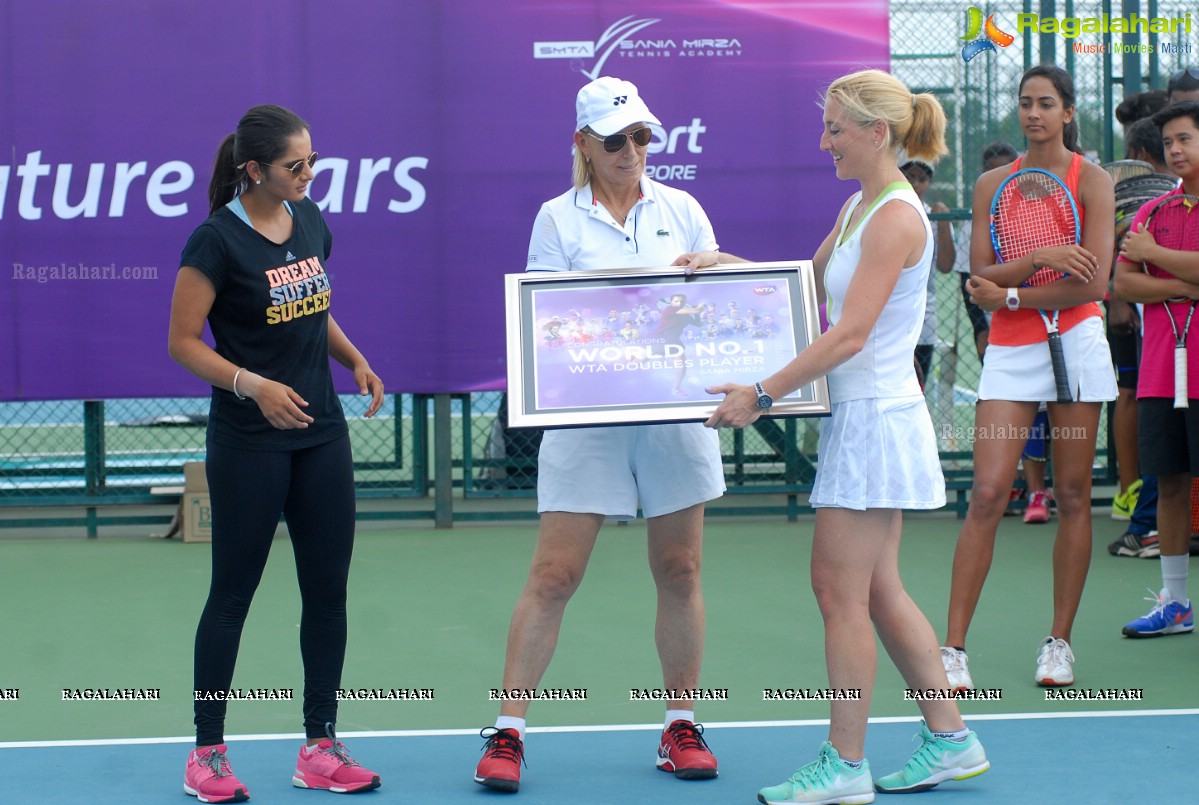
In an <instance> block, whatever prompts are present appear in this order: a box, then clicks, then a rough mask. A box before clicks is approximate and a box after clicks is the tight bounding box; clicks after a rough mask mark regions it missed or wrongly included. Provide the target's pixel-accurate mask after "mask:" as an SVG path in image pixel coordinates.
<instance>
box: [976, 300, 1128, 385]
mask: <svg viewBox="0 0 1199 805" xmlns="http://www.w3.org/2000/svg"><path fill="white" fill-rule="evenodd" d="M1062 352H1063V354H1064V355H1065V357H1066V377H1067V378H1068V379H1069V380H1070V392H1071V394H1072V395H1073V397H1074V399H1075V401H1077V402H1108V401H1109V400H1114V399H1116V393H1117V389H1116V370H1115V368H1114V367H1113V366H1112V353H1111V349H1109V348H1108V345H1107V334H1106V333H1105V332H1104V331H1103V319H1102V318H1101V317H1099V316H1090V317H1088V318H1086V319H1083V320H1082V321H1080V322H1079V323H1078V324H1076V325H1074V326H1073V327H1071V328H1070V329H1069V330H1067V331H1066V332H1064V333H1062ZM978 398H979V399H980V400H1011V401H1013V402H1045V401H1049V402H1053V401H1056V400H1057V386H1056V385H1054V382H1053V365H1052V364H1051V363H1050V361H1049V344H1048V343H1047V342H1045V341H1041V342H1039V343H1036V344H1025V345H1024V346H1019V347H1002V346H997V345H995V344H990V345H988V346H987V352H986V355H985V356H984V357H983V373H982V378H981V379H980V380H979V382H978Z"/></svg>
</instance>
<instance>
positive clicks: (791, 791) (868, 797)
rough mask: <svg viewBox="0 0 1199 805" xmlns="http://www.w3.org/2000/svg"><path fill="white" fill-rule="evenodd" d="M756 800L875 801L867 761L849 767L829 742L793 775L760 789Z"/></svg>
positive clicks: (778, 804)
mask: <svg viewBox="0 0 1199 805" xmlns="http://www.w3.org/2000/svg"><path fill="white" fill-rule="evenodd" d="M758 802H761V803H764V805H790V803H795V802H803V803H806V804H807V805H832V803H844V805H865V803H868V802H874V785H873V783H872V782H871V779H870V764H869V763H867V762H866V761H865V760H863V761H862V768H860V769H851V768H850V767H849V766H846V765H845V764H844V763H843V762H841V756H840V755H838V754H837V750H836V749H834V748H833V745H832V744H831V743H829V742H828V741H825V742H824V743H822V744H821V745H820V756H819V757H817V758H816V759H815V760H813V761H812V762H811V763H809V764H808V765H806V766H804V767H803V768H802V769H800V770H799V771H797V772H795V774H792V775H791V777H790V778H789V779H788V780H787V782H785V783H780V784H779V785H772V786H771V787H770V788H763V789H762V790H761V791H759V792H758Z"/></svg>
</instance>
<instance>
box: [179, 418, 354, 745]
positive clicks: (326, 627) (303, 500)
mask: <svg viewBox="0 0 1199 805" xmlns="http://www.w3.org/2000/svg"><path fill="white" fill-rule="evenodd" d="M206 469H207V473H208V488H209V494H210V495H211V501H212V586H211V587H210V588H209V591H208V603H206V604H205V605H204V612H203V614H202V615H201V616H200V626H199V628H198V629H197V630H196V656H195V690H196V702H195V713H196V718H195V721H196V744H197V746H209V745H211V744H219V743H224V730H225V704H226V702H225V701H224V699H223V698H213V697H212V696H209V697H207V698H206V697H205V696H204V694H211V693H215V694H216V695H217V696H218V697H219V696H221V695H222V693H223V692H224V691H227V690H229V687H230V685H231V684H232V683H233V666H234V664H235V663H236V662H237V649H238V645H239V644H240V642H241V633H242V626H243V624H244V623H245V621H246V614H247V613H248V612H249V609H250V602H251V601H252V600H253V598H254V591H255V590H256V589H257V588H258V582H259V581H260V580H261V579H262V571H263V569H264V568H265V567H266V560H267V555H268V554H269V553H270V550H271V541H272V539H273V537H274V534H275V528H276V527H277V526H278V524H279V515H280V514H283V515H285V516H286V517H287V527H288V531H289V532H290V534H291V543H292V550H293V552H294V553H295V558H296V575H297V577H298V579H299V585H300V598H301V600H302V602H303V614H302V616H301V619H300V655H301V656H302V658H303V661H304V731H305V732H306V733H307V735H308V737H309V738H320V737H324V735H325V723H326V722H330V723H335V722H336V721H337V690H338V688H339V687H340V685H341V669H342V665H343V663H344V661H345V654H346V579H347V577H348V575H349V570H350V555H351V553H352V552H353V549H354V465H353V460H352V458H351V456H350V438H349V436H348V435H346V436H342V437H341V438H339V439H336V440H335V441H332V442H327V443H325V444H322V445H317V446H316V447H310V448H306V449H303V450H296V451H294V452H277V453H271V452H257V451H254V450H239V449H237V448H232V447H222V446H220V445H216V444H213V443H212V442H211V441H210V442H209V444H208V457H207V465H206Z"/></svg>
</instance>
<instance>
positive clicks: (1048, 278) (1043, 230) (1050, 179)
mask: <svg viewBox="0 0 1199 805" xmlns="http://www.w3.org/2000/svg"><path fill="white" fill-rule="evenodd" d="M1078 229H1079V228H1078V207H1077V206H1076V205H1075V203H1074V197H1073V196H1072V195H1071V194H1070V191H1069V190H1068V189H1067V188H1066V185H1065V184H1064V183H1063V182H1062V180H1061V179H1059V178H1057V177H1056V176H1054V175H1053V174H1052V173H1050V172H1049V171H1046V170H1041V169H1040V168H1023V169H1021V170H1018V171H1016V172H1015V173H1013V174H1012V175H1010V176H1008V177H1007V178H1006V179H1004V180H1003V182H1002V183H1001V184H1000V185H999V189H998V190H996V191H995V198H994V199H992V200H991V243H992V245H993V246H994V247H995V254H996V255H997V256H998V257H999V262H1001V263H1010V262H1012V261H1014V260H1019V259H1020V258H1021V257H1024V255H1026V254H1029V253H1030V252H1032V251H1033V250H1034V249H1040V248H1044V247H1047V246H1065V245H1067V244H1070V243H1078V241H1079V231H1078ZM1064 276H1066V275H1065V274H1063V273H1061V272H1060V271H1057V270H1055V269H1052V268H1049V267H1048V266H1045V267H1042V268H1041V269H1039V270H1038V271H1037V272H1036V273H1035V274H1033V275H1032V276H1031V277H1029V278H1028V279H1026V280H1025V281H1024V282H1023V283H1021V286H1020V287H1022V288H1033V287H1037V286H1041V285H1048V284H1049V283H1051V282H1057V281H1058V280H1060V279H1061V278H1062V277H1064ZM1038 312H1039V313H1040V314H1041V321H1043V322H1044V323H1045V332H1046V333H1047V334H1048V339H1047V341H1048V344H1049V359H1050V363H1051V364H1052V366H1053V383H1054V385H1055V386H1056V388H1057V401H1058V402H1059V403H1068V402H1073V401H1074V395H1072V394H1071V393H1070V380H1069V378H1068V377H1067V375H1066V356H1065V354H1064V353H1063V352H1062V336H1061V333H1059V332H1058V328H1057V322H1058V311H1056V310H1041V311H1038Z"/></svg>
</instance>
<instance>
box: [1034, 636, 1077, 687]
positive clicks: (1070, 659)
mask: <svg viewBox="0 0 1199 805" xmlns="http://www.w3.org/2000/svg"><path fill="white" fill-rule="evenodd" d="M1036 680H1037V684H1038V685H1041V686H1042V687H1047V688H1055V687H1061V686H1064V685H1073V684H1074V653H1073V652H1071V651H1070V644H1069V643H1067V642H1066V641H1065V640H1062V639H1061V638H1060V637H1052V636H1050V637H1047V638H1045V642H1044V643H1042V644H1041V648H1040V650H1038V651H1037V676H1036Z"/></svg>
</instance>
